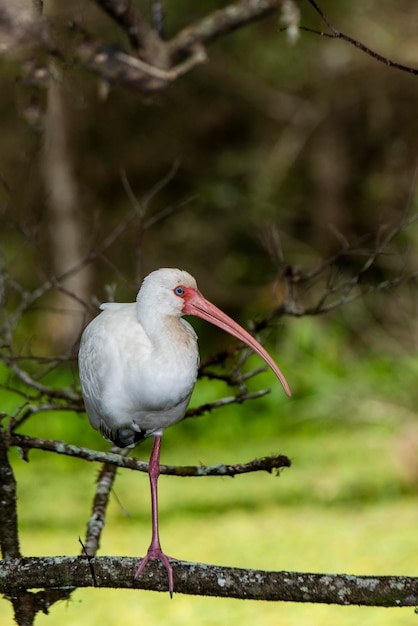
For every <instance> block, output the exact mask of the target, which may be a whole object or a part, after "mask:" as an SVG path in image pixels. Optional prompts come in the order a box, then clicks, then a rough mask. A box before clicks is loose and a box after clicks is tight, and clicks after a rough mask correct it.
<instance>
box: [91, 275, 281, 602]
mask: <svg viewBox="0 0 418 626" xmlns="http://www.w3.org/2000/svg"><path fill="white" fill-rule="evenodd" d="M100 308H101V309H102V313H101V314H100V315H98V316H97V317H96V318H95V319H94V320H93V321H92V322H90V324H89V325H88V326H87V327H86V329H85V330H84V333H83V335H82V338H81V343H80V351H79V369H80V381H81V387H82V392H83V397H84V403H85V407H86V411H87V415H88V417H89V420H90V422H91V424H92V426H93V427H94V428H96V429H98V430H100V432H101V433H102V435H103V436H104V437H105V438H106V439H108V440H110V441H112V442H113V443H114V444H115V445H117V446H119V447H121V448H124V447H127V446H134V445H135V444H137V443H139V442H140V441H142V440H143V439H145V438H146V437H151V436H153V437H154V445H153V448H152V452H151V457H150V462H149V470H148V471H149V479H150V485H151V506H152V538H151V544H150V546H149V548H148V552H147V555H146V556H145V558H143V559H142V561H141V564H140V566H139V567H138V569H137V571H136V574H135V577H137V576H139V575H140V573H141V572H142V570H143V569H144V567H145V566H146V564H147V562H148V561H149V559H151V558H157V559H159V560H160V561H161V562H162V563H163V564H164V566H165V568H166V570H167V572H168V581H169V592H170V595H172V594H173V589H174V584H173V571H172V568H171V565H170V557H168V556H167V555H166V554H164V552H163V551H162V548H161V544H160V538H159V530H158V488H157V485H158V477H159V474H160V446H161V437H162V434H163V432H164V430H165V429H166V428H167V427H168V426H172V425H173V424H176V423H177V422H179V421H180V420H181V419H183V417H184V414H185V412H186V408H187V405H188V403H189V400H190V396H191V395H192V391H193V387H194V385H195V382H196V378H197V370H198V366H199V353H198V349H197V336H196V333H195V331H194V330H193V328H192V326H191V325H190V324H189V323H188V322H186V321H185V320H184V319H182V316H183V315H196V316H198V317H201V318H203V319H204V320H207V321H208V322H211V323H212V324H214V325H216V326H219V327H220V328H222V329H223V330H225V331H227V332H229V333H230V334H231V335H234V336H235V337H237V338H238V339H240V340H241V341H243V342H244V343H246V344H247V345H248V346H250V347H251V348H252V349H253V350H255V351H256V352H258V354H259V355H260V356H261V357H262V358H263V359H264V360H265V361H266V363H267V364H268V365H269V366H270V367H271V368H272V370H273V371H274V373H275V374H276V376H277V377H278V378H279V380H280V382H281V383H282V385H283V388H284V390H285V392H286V393H287V394H288V395H289V396H290V395H291V393H290V388H289V385H288V383H287V381H286V379H285V377H284V376H283V374H282V373H281V371H280V369H279V368H278V367H277V365H276V364H275V363H274V361H273V359H272V358H271V357H270V355H269V354H268V352H267V351H266V350H265V349H264V348H263V347H262V346H261V345H260V344H259V343H258V341H257V340H256V339H254V337H252V336H251V335H250V334H249V333H248V332H247V331H246V330H244V329H243V328H241V326H239V325H238V324H237V323H236V322H234V320H232V319H231V318H230V317H229V316H228V315H226V314H225V313H223V312H222V311H221V310H220V309H218V308H217V307H215V306H214V305H213V304H211V303H210V302H209V301H208V300H206V299H205V298H204V297H203V296H202V294H201V293H200V291H199V290H198V289H197V285H196V281H195V279H194V278H193V277H192V276H191V275H190V274H188V273H187V272H184V271H182V270H178V269H160V270H156V271H155V272H152V273H151V274H149V275H148V276H147V277H146V278H145V279H144V281H143V283H142V286H141V289H140V290H139V292H138V296H137V299H136V303H129V304H119V303H114V302H111V303H107V304H102V305H101V307H100Z"/></svg>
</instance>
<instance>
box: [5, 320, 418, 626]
mask: <svg viewBox="0 0 418 626" xmlns="http://www.w3.org/2000/svg"><path fill="white" fill-rule="evenodd" d="M286 337H287V339H286V345H284V346H282V359H279V360H280V363H281V365H283V368H284V369H285V370H286V374H287V375H288V376H289V379H290V382H291V383H292V387H293V390H294V397H293V399H292V400H288V399H287V398H286V397H285V396H284V394H283V393H282V391H281V390H280V388H279V386H278V385H277V384H276V382H275V380H274V378H273V377H272V376H269V375H268V374H263V375H262V377H260V379H259V380H255V381H252V388H253V389H257V388H261V387H264V386H271V387H272V393H271V394H270V395H269V396H267V397H265V398H263V399H262V400H261V401H257V402H249V403H246V404H244V405H242V406H233V407H229V408H228V409H226V410H222V411H219V412H215V413H213V414H212V415H210V416H207V417H205V418H204V419H202V420H186V421H184V422H182V423H181V424H179V425H177V426H176V427H175V428H173V429H170V430H168V431H167V433H166V435H165V436H164V442H163V449H162V462H163V463H172V464H178V465H181V464H187V465H193V464H194V465H196V464H211V465H212V464H217V463H222V462H225V463H236V462H245V461H250V460H251V459H253V458H255V457H259V456H266V455H269V454H279V453H282V454H286V455H288V456H289V457H290V458H291V460H292V463H293V465H292V467H291V468H290V469H286V470H284V471H283V472H282V473H281V475H280V476H279V477H276V476H274V475H269V474H267V473H256V474H247V475H244V476H238V477H236V478H233V479H232V478H214V477H208V478H203V477H202V478H176V477H166V476H162V477H161V480H160V493H161V495H160V512H161V536H162V542H163V548H164V549H165V550H166V551H167V553H168V554H171V555H173V556H176V557H178V558H180V559H184V560H190V561H202V562H208V563H218V564H224V565H229V566H236V567H251V568H262V569H273V570H281V569H284V570H293V571H305V572H326V573H350V574H371V575H385V574H395V575H396V574H397V575H412V576H417V575H418V532H417V528H418V502H417V500H418V498H417V496H418V461H417V459H418V421H417V413H416V406H417V400H418V398H417V397H416V396H417V395H418V394H417V391H418V387H417V385H416V380H417V375H418V371H417V370H418V360H417V359H416V356H415V355H414V354H411V355H408V354H401V353H399V354H395V353H394V352H392V354H389V352H387V353H384V354H383V353H382V354H379V353H378V352H376V353H375V354H374V355H373V354H371V353H367V351H364V352H363V353H361V354H360V353H359V346H358V345H357V347H356V348H353V347H352V346H351V344H349V343H347V341H345V340H344V336H342V333H341V332H340V331H338V329H337V330H335V327H326V328H325V327H321V324H318V323H314V322H313V321H312V320H303V321H301V322H300V323H298V325H297V326H296V325H292V324H290V325H289V326H288V328H287V331H286ZM383 343H384V342H383ZM383 343H382V345H383ZM360 348H361V346H360ZM284 364H286V368H285V367H284ZM249 365H250V366H251V365H254V366H257V365H258V363H257V362H256V360H255V359H252V360H251V363H250V364H249ZM51 384H63V383H62V381H58V380H55V381H54V380H52V381H51ZM225 393H227V394H229V393H230V391H229V390H225V388H224V387H222V386H220V385H217V384H215V383H214V382H213V381H211V382H206V381H201V382H199V384H198V386H197V389H196V393H195V396H194V399H193V401H192V405H195V406H196V405H197V404H199V403H200V402H203V401H207V400H211V399H214V398H217V397H221V396H222V395H225ZM2 399H3V403H2V410H5V411H6V410H7V408H8V404H7V403H10V406H11V405H12V399H11V398H10V397H8V398H6V397H4V398H2ZM17 401H18V402H20V399H19V398H17ZM21 432H24V433H26V434H32V435H35V436H39V437H44V438H58V439H64V440H65V441H68V442H69V443H75V444H78V445H84V446H90V447H96V448H101V449H108V445H107V444H106V443H105V442H104V441H103V440H102V439H101V437H100V435H99V434H97V433H94V432H93V431H92V429H91V428H90V427H89V425H88V423H87V420H86V418H85V417H77V416H73V415H71V414H69V413H62V414H53V413H44V414H40V415H38V416H34V417H33V418H32V419H31V420H30V421H29V422H27V423H26V424H25V425H24V427H23V428H22V429H21ZM150 446H151V442H150V441H147V442H145V443H144V444H142V445H141V446H139V447H138V448H137V449H136V450H135V452H134V454H135V455H137V456H138V457H140V458H142V459H147V458H148V455H149V451H150ZM12 457H13V466H14V468H15V471H16V476H17V479H18V485H19V491H18V495H19V524H20V529H21V547H22V552H23V553H24V554H25V555H73V554H78V553H79V552H80V544H79V542H78V538H79V537H81V538H83V536H84V533H85V526H86V523H87V520H88V517H89V513H90V507H91V501H92V497H93V494H94V481H95V478H96V475H97V472H98V467H97V465H90V464H88V463H86V462H84V461H80V460H77V459H69V458H65V457H58V456H56V455H53V454H50V453H44V452H40V451H32V452H31V453H30V455H29V458H30V462H29V463H25V462H24V461H21V460H20V459H19V457H18V454H17V451H13V455H12ZM115 494H116V496H117V497H115V496H112V498H111V502H110V506H109V511H108V516H107V525H106V527H105V530H104V533H103V537H102V542H101V551H100V554H102V555H107V554H109V555H138V556H141V555H143V554H144V553H145V551H146V549H147V547H148V543H149V539H150V505H149V486H148V478H147V476H146V475H145V474H139V473H136V472H131V471H129V470H125V471H120V472H119V474H118V478H117V481H116V485H115ZM36 623H37V624H38V625H40V626H43V625H45V626H47V625H48V624H60V626H69V625H77V626H84V625H93V626H95V625H96V624H97V625H100V626H114V625H119V624H131V623H138V624H160V623H161V624H164V626H177V625H181V626H185V625H189V624H190V625H193V626H194V625H202V626H212V625H213V626H215V625H216V626H218V625H219V624H223V623H228V624H239V625H240V626H247V625H248V626H250V625H251V626H253V625H254V624H257V625H258V624H261V625H263V626H264V625H270V624H272V625H273V624H274V625H277V624H279V625H280V626H300V625H305V624H307V625H313V626H328V624H329V625H332V626H333V625H338V626H351V625H353V626H354V625H356V626H357V625H358V624H362V625H366V626H398V625H399V626H401V625H402V626H412V625H413V626H417V625H418V616H417V615H416V614H415V613H414V609H413V608H405V609H383V608H365V607H340V606H325V605H324V606H319V605H298V604H287V603H267V602H254V601H239V600H228V599H217V598H200V597H191V596H182V595H180V594H178V593H177V594H175V595H174V599H173V600H172V601H170V599H169V596H168V593H164V594H158V593H152V592H145V591H112V590H93V589H87V590H77V591H76V592H74V594H73V595H72V597H71V600H70V601H69V602H65V603H64V602H63V603H61V604H59V605H54V606H53V607H52V609H51V614H50V616H44V615H39V616H38V617H37V622H36ZM3 624H4V625H6V624H12V612H11V610H10V606H9V604H8V602H7V601H6V600H1V601H0V625H1V626H3Z"/></svg>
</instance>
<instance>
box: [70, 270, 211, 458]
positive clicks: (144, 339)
mask: <svg viewBox="0 0 418 626" xmlns="http://www.w3.org/2000/svg"><path fill="white" fill-rule="evenodd" d="M187 276H189V275H187ZM179 280H180V278H179ZM144 285H145V283H144ZM143 289H144V287H143V288H142V289H141V291H142V290H143ZM141 291H140V292H139V294H138V301H137V303H132V304H117V303H109V304H104V305H102V307H101V308H102V309H103V311H102V312H101V313H100V314H99V315H98V316H97V317H96V318H95V319H94V320H93V321H92V322H91V323H90V324H89V325H88V326H87V328H86V329H85V331H84V333H83V336H82V339H81V344H80V351H79V370H80V381H81V387H82V391H83V396H84V402H85V406H86V411H87V415H88V417H89V420H90V422H91V424H92V426H93V427H94V428H96V429H99V430H100V431H101V433H102V434H103V435H104V436H105V437H106V438H107V439H109V440H111V441H113V442H114V443H116V445H119V446H120V447H124V446H129V445H133V444H135V443H136V442H138V441H141V440H142V439H143V438H144V437H149V436H151V435H156V434H161V433H162V432H163V431H164V429H165V428H167V427H168V426H171V425H172V424H175V423H177V422H178V421H180V420H181V419H182V418H183V417H184V414H185V411H186V408H187V405H188V403H189V400H190V396H191V394H192V391H193V387H194V384H195V382H196V377H197V369H198V364H199V354H198V349H197V337H196V333H195V332H194V330H193V328H192V327H191V326H190V324H188V323H187V322H186V321H185V320H183V319H181V318H180V315H179V314H177V313H176V314H175V315H173V314H168V313H167V311H168V310H169V307H167V311H166V310H165V309H164V306H163V307H161V308H159V307H157V306H154V307H151V309H150V307H149V306H148V304H149V302H148V304H147V301H148V300H149V298H147V297H146V290H144V293H143V295H142V299H140V295H141ZM166 297H167V298H168V299H173V300H175V298H174V297H172V295H171V292H170V295H169V294H168V293H167V294H166ZM144 301H145V302H144ZM141 304H143V305H144V306H141ZM145 311H147V313H145ZM141 314H142V317H141ZM140 320H141V321H140Z"/></svg>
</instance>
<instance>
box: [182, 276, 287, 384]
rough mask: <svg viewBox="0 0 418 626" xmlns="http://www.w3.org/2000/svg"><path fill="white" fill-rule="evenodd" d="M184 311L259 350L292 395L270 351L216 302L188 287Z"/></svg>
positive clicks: (256, 350)
mask: <svg viewBox="0 0 418 626" xmlns="http://www.w3.org/2000/svg"><path fill="white" fill-rule="evenodd" d="M183 313H184V314H185V315H196V316H197V317H201V318H202V319H204V320H206V321H207V322H210V323H211V324H214V325H215V326H219V328H222V329H223V330H225V331H226V332H227V333H230V334H231V335H233V336H234V337H236V338H237V339H239V340H240V341H243V342H244V343H245V344H247V346H249V347H250V348H252V349H253V350H254V351H255V352H257V353H258V354H259V355H260V356H261V358H262V359H264V361H265V362H266V363H267V365H269V366H270V367H271V369H272V370H273V372H274V373H275V374H276V376H277V378H278V379H279V380H280V382H281V384H282V385H283V389H284V390H285V392H286V394H287V395H288V396H291V395H292V392H291V391H290V387H289V384H288V382H287V380H286V378H285V377H284V374H283V373H282V372H281V370H280V369H279V367H278V366H277V365H276V363H275V362H274V361H273V359H272V358H271V356H270V355H269V353H268V352H267V350H266V349H265V348H263V346H262V345H261V344H259V343H258V341H257V340H256V339H254V337H252V335H250V333H248V332H247V331H246V330H244V328H242V326H240V325H239V324H237V322H235V321H234V320H233V319H232V318H231V317H229V315H227V314H226V313H224V312H223V311H221V310H220V309H218V307H216V306H215V305H214V304H212V303H211V302H209V300H206V298H205V297H204V296H202V294H201V293H200V291H199V290H198V289H192V288H190V287H189V288H188V289H187V291H186V294H185V297H184V306H183Z"/></svg>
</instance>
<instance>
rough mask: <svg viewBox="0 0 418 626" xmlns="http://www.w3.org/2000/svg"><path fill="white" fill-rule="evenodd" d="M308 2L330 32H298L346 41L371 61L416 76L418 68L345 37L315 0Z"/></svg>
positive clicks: (308, 29)
mask: <svg viewBox="0 0 418 626" xmlns="http://www.w3.org/2000/svg"><path fill="white" fill-rule="evenodd" d="M308 2H309V4H311V5H312V6H313V8H314V9H315V11H316V12H317V13H318V14H319V15H320V16H321V18H322V19H323V21H324V22H325V24H326V25H327V26H328V28H329V29H330V31H331V32H330V33H324V32H321V31H318V30H315V29H314V28H308V27H307V26H299V29H300V30H303V31H305V32H307V33H314V34H315V35H320V36H321V37H328V38H331V39H342V40H343V41H346V42H347V43H349V44H351V45H353V46H355V47H356V48H358V49H359V50H361V51H362V52H365V54H368V55H369V56H371V57H373V59H376V61H380V63H384V64H385V65H388V66H389V67H394V68H395V69H397V70H401V71H402V72H408V73H409V74H414V75H415V76H417V75H418V68H415V67H411V66H410V65H404V64H403V63H397V62H396V61H391V59H388V58H387V57H385V56H383V55H382V54H379V53H378V52H375V51H374V50H372V49H371V48H369V47H368V46H366V45H365V44H364V43H362V42H361V41H358V40H357V39H354V37H350V36H349V35H345V34H344V33H342V32H340V31H339V30H337V29H336V28H335V27H334V26H333V24H332V23H331V21H330V20H329V18H328V17H327V16H326V15H325V13H324V12H323V10H322V9H321V8H320V7H319V5H318V4H317V3H316V2H315V0H308ZM284 30H286V29H284Z"/></svg>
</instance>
